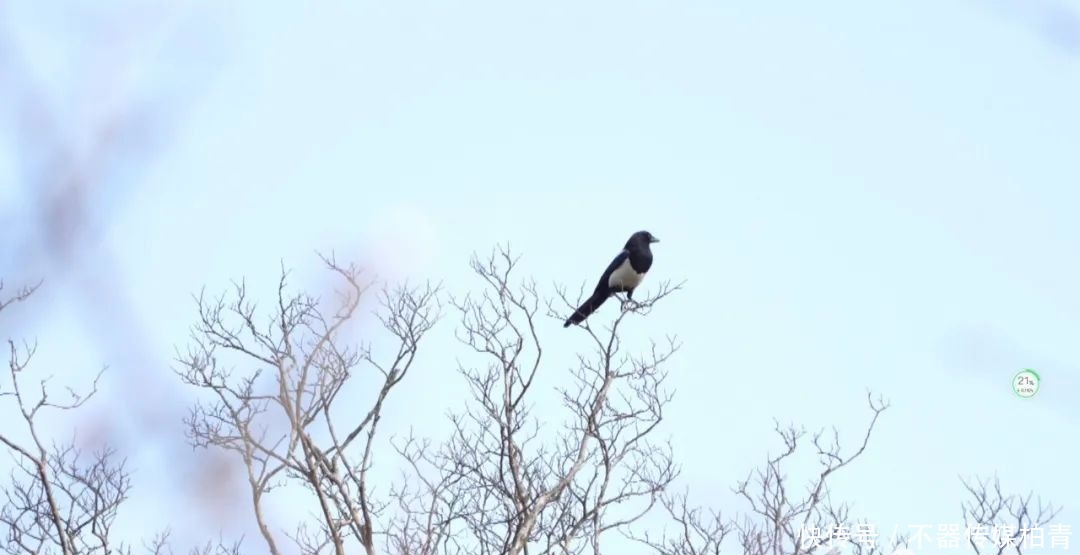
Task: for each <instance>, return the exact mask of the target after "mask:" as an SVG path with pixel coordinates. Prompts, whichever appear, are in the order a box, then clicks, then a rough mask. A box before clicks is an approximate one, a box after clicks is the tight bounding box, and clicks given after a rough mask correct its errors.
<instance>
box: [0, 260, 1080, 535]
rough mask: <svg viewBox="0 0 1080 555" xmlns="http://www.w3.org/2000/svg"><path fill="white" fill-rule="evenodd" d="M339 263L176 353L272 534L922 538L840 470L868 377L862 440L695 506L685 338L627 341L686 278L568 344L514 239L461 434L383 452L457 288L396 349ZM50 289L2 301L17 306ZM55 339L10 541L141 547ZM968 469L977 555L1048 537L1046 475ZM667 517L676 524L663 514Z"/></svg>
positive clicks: (20, 400)
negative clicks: (1020, 490) (79, 412)
mask: <svg viewBox="0 0 1080 555" xmlns="http://www.w3.org/2000/svg"><path fill="white" fill-rule="evenodd" d="M322 261H323V263H324V265H325V267H326V269H327V270H328V271H329V273H330V274H332V275H333V276H335V278H336V280H337V281H338V282H339V283H340V284H341V285H342V287H341V289H340V290H339V291H337V293H338V297H337V298H336V299H335V300H333V301H329V300H320V299H318V298H315V297H314V296H312V295H310V294H307V293H303V292H300V293H292V292H290V287H289V282H288V280H289V272H288V271H286V270H285V269H284V268H282V271H281V276H280V279H279V280H278V284H277V288H276V295H275V298H274V302H273V304H272V306H270V307H269V308H268V309H267V310H266V311H265V313H263V314H262V315H261V316H260V311H259V309H258V305H257V304H256V303H255V302H254V301H253V300H251V297H250V296H249V294H248V290H247V287H246V285H245V284H244V283H243V282H240V283H235V284H234V286H233V288H232V289H231V291H229V292H227V293H224V294H222V295H220V296H218V297H214V298H211V297H207V296H206V295H205V294H200V295H198V296H197V297H196V304H197V307H198V314H199V318H198V321H197V323H196V324H195V326H194V327H193V330H192V338H191V344H190V346H189V348H188V349H186V350H185V351H182V352H180V353H178V356H177V367H176V368H175V371H176V373H177V374H178V375H179V377H180V378H181V380H182V381H183V382H184V383H186V384H188V385H190V386H192V387H193V388H194V389H195V391H196V392H197V394H198V396H199V399H198V401H197V402H196V404H195V405H194V407H193V408H192V410H191V412H190V415H189V416H188V418H187V419H186V425H187V432H188V439H189V441H190V442H191V443H192V445H194V446H195V447H197V448H206V449H217V450H222V451H223V452H227V453H231V454H233V455H234V456H235V458H236V460H237V461H238V462H239V463H241V464H242V466H243V468H244V469H245V471H246V478H247V484H248V493H249V494H250V499H249V507H250V509H251V514H252V515H253V518H254V521H255V523H256V525H257V527H258V530H259V533H260V535H261V537H262V539H263V542H264V543H265V545H266V548H267V550H268V551H269V552H270V553H274V554H278V553H285V552H294V551H299V552H301V553H322V552H326V551H332V552H334V553H336V554H343V553H351V552H354V551H360V550H363V552H365V553H368V554H374V553H395V554H402V555H403V554H408V555H436V554H448V555H449V554H465V553H468V554H474V553H479V554H485V555H486V554H492V555H494V554H500V555H501V554H513V555H517V554H525V553H541V554H579V553H593V554H599V553H604V552H608V553H611V552H613V551H617V550H620V549H623V547H622V545H620V544H619V543H617V541H615V540H620V541H623V542H625V541H633V542H636V543H637V544H638V545H640V546H642V547H644V548H646V549H649V550H651V551H653V552H656V553H659V554H662V555H676V554H678V555H698V554H706V553H712V554H718V553H721V550H723V549H732V550H735V551H741V552H743V553H746V554H748V555H803V554H805V555H813V554H817V553H822V552H826V553H828V555H836V554H837V553H839V552H840V550H841V549H846V550H849V551H850V552H852V553H855V554H857V555H876V554H879V553H883V552H884V553H891V552H892V550H894V549H896V548H897V547H902V546H906V545H907V538H905V537H899V538H893V541H892V542H891V544H888V545H886V544H885V543H884V542H883V541H882V539H881V538H879V537H878V535H877V534H876V533H873V534H871V533H870V532H872V531H873V526H871V525H870V524H869V522H867V521H866V520H855V519H853V518H852V516H851V515H852V514H853V512H854V511H853V507H852V505H851V504H850V503H843V502H834V500H833V498H832V487H831V484H832V483H833V480H834V479H835V476H836V475H837V474H838V473H839V472H840V471H842V470H843V469H844V468H846V467H848V466H850V465H851V464H852V463H853V462H854V461H855V460H857V459H858V458H860V457H861V456H862V455H863V453H864V452H865V451H866V449H867V448H868V446H869V443H870V438H871V436H872V435H873V434H874V433H875V430H876V426H877V423H878V421H879V419H880V417H881V415H882V414H883V413H884V412H885V411H886V410H887V409H888V407H889V403H888V402H886V401H884V400H883V399H881V398H877V399H875V398H874V397H873V396H872V395H870V394H868V395H867V402H868V404H869V408H870V412H871V414H870V419H869V423H868V424H867V426H866V427H865V429H864V430H863V431H861V432H860V434H859V440H858V441H857V443H856V444H855V445H854V448H849V449H844V448H842V447H841V442H840V439H839V438H840V433H839V430H838V429H837V428H835V427H834V428H832V429H831V431H829V432H826V431H824V430H821V431H817V432H816V433H813V434H808V433H807V432H806V430H805V429H803V428H801V427H796V426H794V425H790V426H781V425H779V424H777V425H776V432H777V434H778V435H779V437H780V439H781V449H780V452H779V453H778V454H776V455H773V456H769V457H766V459H765V461H764V462H763V463H762V464H761V465H760V466H758V467H757V468H756V469H755V470H753V471H752V472H751V473H750V474H749V476H748V477H747V478H746V479H744V480H741V481H739V482H738V483H737V485H736V487H735V488H734V489H733V491H734V493H735V495H736V497H737V499H738V500H739V501H740V502H741V503H742V504H743V505H744V506H745V510H743V511H741V512H738V511H735V512H733V513H731V514H730V515H728V514H722V513H720V512H719V511H716V510H712V509H709V508H705V507H696V506H694V505H693V504H692V503H690V501H689V496H688V494H687V492H685V491H684V492H682V493H679V492H677V491H675V489H674V484H675V483H676V480H677V478H678V476H679V469H678V466H677V464H676V463H675V461H674V457H673V454H672V448H671V446H670V445H669V444H668V443H667V442H666V441H663V440H662V439H660V438H659V437H658V436H659V432H660V431H661V424H662V422H663V419H664V414H665V408H666V407H667V406H668V404H669V403H670V402H671V400H672V393H671V392H670V391H668V390H667V389H666V388H665V379H666V376H667V366H668V364H669V363H670V361H671V358H672V356H673V355H674V354H675V353H676V352H677V351H678V350H679V347H680V343H679V341H678V340H677V338H674V337H669V338H666V340H665V341H663V342H652V341H650V342H648V343H646V344H645V348H644V349H640V348H639V349H640V351H639V350H638V349H633V348H630V347H628V346H627V345H625V344H624V341H625V337H626V333H625V331H626V328H625V327H624V326H625V325H626V322H628V321H630V320H632V319H634V318H636V317H640V316H645V315H648V314H650V313H651V312H652V311H653V310H654V308H655V307H656V306H657V305H658V304H659V303H661V302H662V301H663V300H664V299H665V298H667V297H668V296H669V295H671V294H673V293H675V292H677V291H679V290H680V288H681V285H671V284H670V283H666V282H665V283H660V284H658V286H657V287H656V288H655V292H654V293H653V294H652V295H651V296H649V297H647V298H644V299H639V300H638V301H630V300H628V299H627V300H622V305H621V310H619V311H618V312H617V313H616V314H614V318H596V317H594V318H593V319H591V320H589V321H587V322H586V323H584V324H583V325H582V326H581V328H580V329H578V328H575V330H574V331H575V332H577V333H580V334H583V336H584V338H586V339H587V341H588V343H589V345H590V349H589V352H588V353H586V354H579V355H577V356H576V358H574V359H571V360H565V361H560V360H559V358H558V355H555V356H552V353H551V352H550V351H548V350H545V349H544V347H543V345H544V341H543V340H542V339H541V337H542V336H543V335H544V334H543V332H542V329H543V327H544V324H545V323H546V322H548V321H549V320H548V319H549V318H550V319H555V320H561V315H563V314H565V313H566V312H567V311H569V310H573V308H574V307H575V306H577V304H578V303H577V302H575V301H576V300H577V299H572V298H570V296H569V295H567V294H566V293H565V292H564V291H561V290H560V291H558V292H557V296H556V299H555V300H545V299H543V298H542V295H541V293H540V292H539V288H538V287H537V285H536V283H535V282H534V281H533V280H528V279H525V280H522V279H520V278H518V277H517V276H516V274H515V269H516V267H517V264H518V259H517V258H516V257H515V256H514V255H512V254H511V252H510V251H509V249H508V248H507V249H497V250H496V251H495V252H493V253H492V254H491V255H490V256H488V257H486V258H483V259H481V258H477V257H474V258H473V260H472V262H471V267H472V270H473V271H474V273H475V274H476V276H477V277H478V278H479V281H480V283H481V288H480V290H479V291H478V292H477V293H474V294H470V295H466V296H464V297H451V298H450V301H451V302H450V304H451V305H452V307H453V308H454V309H455V311H456V312H457V314H458V315H459V316H460V318H461V320H460V326H459V328H458V334H457V338H458V340H459V341H460V342H461V343H462V344H463V345H464V346H466V347H467V350H468V351H469V353H468V355H469V356H468V357H467V358H465V359H464V360H461V361H459V363H458V371H459V374H460V376H461V377H462V379H463V382H464V384H465V385H466V386H467V388H468V396H467V397H468V398H467V399H466V403H465V406H464V408H460V409H455V410H453V411H452V412H451V413H450V415H449V417H450V423H451V433H450V434H449V436H448V437H445V438H441V441H440V440H438V439H436V440H432V439H427V438H420V437H416V436H414V435H411V434H410V435H409V436H407V437H404V438H396V439H395V440H394V441H391V443H390V446H391V447H392V448H393V449H395V450H396V454H390V453H387V452H384V451H383V448H382V447H380V446H379V444H377V442H376V438H377V437H379V430H380V420H381V418H382V415H383V413H384V408H385V407H386V406H387V403H388V402H390V400H391V393H392V392H395V391H399V388H398V386H399V385H400V384H401V383H402V382H403V380H404V378H405V377H406V375H407V374H409V373H410V371H411V369H412V367H413V366H414V363H415V360H416V357H417V353H418V352H419V346H420V344H421V342H422V341H423V340H424V338H425V337H427V336H428V334H429V332H430V331H431V330H432V328H433V327H434V326H435V324H436V322H437V321H438V320H439V318H440V312H441V304H440V297H441V289H440V287H437V286H432V285H425V286H420V287H414V286H407V285H406V286H399V287H394V288H390V287H384V288H382V289H381V291H380V292H379V293H378V299H379V300H380V303H379V305H378V308H377V309H376V313H377V314H378V317H379V321H380V323H381V324H382V328H383V329H384V330H385V331H386V336H387V338H388V339H389V340H390V343H391V344H392V345H393V348H392V349H391V351H390V353H389V354H388V355H387V356H386V357H383V356H377V355H376V354H375V352H376V351H377V349H374V348H373V347H372V345H371V344H364V343H357V344H353V343H352V342H350V341H348V339H347V338H348V335H349V334H348V330H349V325H350V323H351V322H354V321H356V320H357V317H358V315H359V314H361V310H360V307H361V299H363V298H365V296H368V295H374V293H372V292H371V289H372V288H373V286H372V284H371V283H370V282H367V281H365V280H363V279H362V278H363V275H362V273H361V272H360V270H359V269H358V268H356V267H355V266H352V265H342V264H339V263H338V262H337V261H336V260H334V259H333V257H329V258H326V257H323V258H322ZM0 290H2V284H0ZM34 290H35V287H28V288H24V289H22V290H19V291H17V292H16V293H15V295H14V296H13V297H11V298H10V299H6V300H0V310H3V309H4V308H6V307H8V306H10V305H11V304H12V303H18V302H21V301H24V300H26V299H27V298H29V297H30V296H31V294H32V293H33V292H34ZM579 297H580V295H579ZM598 322H605V323H607V325H598ZM560 329H561V328H560ZM579 337H581V336H579ZM35 349H36V346H34V345H30V344H24V345H23V346H22V347H21V348H20V347H19V346H17V345H16V343H15V342H14V341H10V340H9V351H10V356H9V369H10V372H9V374H10V376H11V385H10V387H7V388H4V389H0V400H3V401H5V403H6V402H7V401H9V400H10V401H11V404H12V405H13V406H14V408H15V409H16V411H15V412H16V414H19V415H21V419H20V422H21V423H22V426H21V428H20V430H16V429H14V428H13V427H10V426H5V427H4V429H3V430H2V431H0V443H2V444H3V445H4V446H5V448H6V449H7V451H8V452H9V453H10V454H12V455H13V458H14V460H15V461H16V462H17V463H18V464H17V466H16V468H15V472H14V473H13V474H12V476H11V480H10V485H8V486H6V487H5V488H4V489H3V491H4V493H5V495H6V500H5V502H4V505H3V507H2V509H0V526H2V527H3V528H4V530H5V531H6V535H5V538H6V543H5V544H4V545H5V548H6V551H7V552H9V553H13V554H14V553H53V552H58V553H64V554H69V553H70V554H75V553H96V552H101V553H113V552H117V553H128V554H130V553H131V552H132V551H133V550H132V548H131V547H130V543H124V542H122V541H120V539H118V538H115V537H113V534H112V529H113V522H114V520H115V518H116V515H117V512H118V510H119V507H120V506H121V504H122V503H123V502H124V500H125V499H126V497H127V494H128V492H129V490H130V487H131V480H130V474H129V473H128V471H127V470H126V468H125V465H124V461H123V460H122V459H120V458H118V456H117V454H116V452H115V451H113V450H112V449H111V448H108V447H106V448H104V449H101V450H98V451H95V452H91V453H85V452H84V451H83V448H82V447H81V446H80V444H79V443H78V442H76V441H75V440H74V439H73V440H71V441H68V442H64V443H60V444H56V443H52V442H50V440H49V439H48V438H47V434H45V433H44V432H43V430H42V426H41V425H40V419H41V415H42V414H43V413H46V412H48V411H53V410H58V411H68V410H74V409H77V408H79V407H80V406H82V405H83V404H84V403H86V402H87V400H88V399H89V398H90V397H91V396H92V395H93V393H94V392H95V391H96V384H97V379H96V378H95V380H94V382H93V384H92V386H91V389H90V392H89V393H87V394H84V395H78V394H76V393H74V392H71V391H69V393H70V398H69V399H66V400H64V401H62V402H61V401H56V400H55V399H54V398H53V397H52V396H50V393H49V391H48V388H47V387H46V383H47V381H48V379H47V378H46V379H44V380H39V385H38V386H37V387H32V388H28V387H27V386H26V380H27V377H26V376H27V367H28V362H29V361H30V359H31V358H32V357H33V354H34V352H35ZM560 364H562V365H567V366H569V370H566V369H560V368H559V367H558V366H559V365H560ZM100 375H101V374H100V373H99V374H98V377H100ZM568 378H569V379H568ZM353 388H355V390H354V389H353ZM31 390H33V391H34V392H35V394H34V395H31V394H30V393H31ZM399 397H400V395H397V394H395V395H394V397H393V399H398V398H399ZM343 399H348V401H347V402H343V401H342V400H343ZM358 399H359V400H361V401H359V402H358V401H357V400H358ZM541 415H542V416H541ZM20 431H21V434H20V433H19V432H20ZM800 454H802V455H809V456H810V457H811V458H812V459H814V461H815V464H816V467H815V470H814V471H813V472H812V473H811V474H810V477H809V479H808V481H807V482H806V483H805V484H799V483H796V482H795V481H794V479H793V478H792V477H791V476H792V467H798V463H797V462H796V460H797V457H798V456H800ZM376 459H379V460H380V461H382V462H381V463H380V464H384V465H387V466H392V465H394V464H398V465H401V463H404V464H403V471H402V475H401V478H400V479H399V480H398V481H397V482H396V483H392V484H391V483H389V482H387V483H386V484H382V486H383V487H382V488H380V489H382V490H383V491H382V493H380V494H378V495H377V494H376V492H375V490H376V487H375V484H373V483H372V479H371V473H370V470H371V468H372V466H373V464H374V462H375V460H376ZM964 485H965V487H966V488H967V490H968V492H969V493H970V495H971V497H970V499H969V500H968V501H967V502H965V503H964V505H963V522H964V524H965V525H966V526H967V527H968V528H969V530H972V531H974V532H975V533H974V534H968V536H967V537H966V541H967V543H968V544H969V546H970V547H971V548H972V549H973V551H974V553H975V554H976V555H984V554H985V553H988V552H996V553H997V555H1001V554H1002V553H1004V552H1005V551H1006V550H1012V551H1015V552H1016V553H1017V554H1020V553H1022V552H1023V550H1024V549H1026V548H1028V547H1032V546H1035V545H1036V543H1035V541H1034V539H1035V538H1034V535H1035V533H1036V530H1038V529H1039V528H1041V527H1042V526H1045V525H1046V524H1048V523H1050V521H1051V519H1053V518H1054V516H1055V515H1056V514H1057V512H1058V510H1059V509H1055V508H1054V507H1053V506H1052V505H1049V504H1045V503H1043V502H1042V501H1041V500H1036V501H1034V502H1033V501H1032V496H1031V495H1027V496H1023V497H1021V496H1016V495H1005V494H1003V493H1002V490H1001V488H1000V486H999V484H998V482H997V481H996V480H994V481H993V482H991V481H989V480H982V481H972V482H968V481H965V482H964ZM279 489H280V490H288V491H289V492H290V494H291V495H290V497H289V499H290V502H296V501H297V499H298V497H296V495H297V494H299V495H302V496H305V495H306V499H307V502H308V503H309V504H310V507H312V508H314V514H313V518H311V519H309V520H307V521H304V522H297V523H292V522H290V523H288V524H287V526H290V527H291V528H287V529H285V530H282V529H280V527H279V526H278V525H277V524H276V523H274V522H272V521H271V519H270V517H269V516H268V510H269V506H270V502H269V500H270V499H271V498H272V497H273V496H274V495H275V493H274V492H275V491H276V490H279ZM646 515H653V516H655V517H658V518H664V517H666V520H667V522H668V525H667V526H666V527H659V528H658V527H655V526H653V525H652V524H647V523H646V519H645V517H646ZM979 531H984V532H985V533H983V534H980V533H979ZM169 535H170V534H169V532H168V531H167V530H166V531H165V532H162V533H160V534H158V535H156V536H154V537H153V538H151V539H150V540H148V541H146V542H144V544H143V547H144V548H145V551H147V552H149V553H153V554H160V555H164V554H171V553H172V549H171V547H170V541H169V540H170V538H169ZM287 544H292V545H291V546H290V545H287ZM728 544H731V545H730V546H729V545H728ZM190 553H192V554H205V555H209V554H211V553H215V554H221V555H225V554H230V555H233V554H238V553H240V541H236V542H233V543H228V542H226V541H225V540H224V539H218V540H217V541H208V542H206V543H204V544H201V545H198V546H196V547H194V548H193V549H192V550H191V551H190Z"/></svg>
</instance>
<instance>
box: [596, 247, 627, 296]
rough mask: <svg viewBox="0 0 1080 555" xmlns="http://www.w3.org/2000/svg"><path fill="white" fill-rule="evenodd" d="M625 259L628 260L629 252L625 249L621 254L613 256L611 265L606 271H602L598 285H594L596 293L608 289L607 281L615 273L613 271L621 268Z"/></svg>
mask: <svg viewBox="0 0 1080 555" xmlns="http://www.w3.org/2000/svg"><path fill="white" fill-rule="evenodd" d="M627 258H630V251H628V250H626V249H623V251H622V252H620V253H619V254H618V255H617V256H615V259H614V260H612V261H611V264H608V267H607V269H606V270H604V273H603V275H601V276H600V283H597V284H596V290H597V291H599V290H601V289H607V288H608V280H609V279H611V274H612V273H613V272H615V269H616V268H618V267H619V266H621V265H622V263H623V262H625V261H626V259H627Z"/></svg>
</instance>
